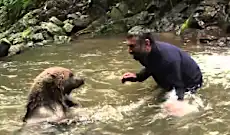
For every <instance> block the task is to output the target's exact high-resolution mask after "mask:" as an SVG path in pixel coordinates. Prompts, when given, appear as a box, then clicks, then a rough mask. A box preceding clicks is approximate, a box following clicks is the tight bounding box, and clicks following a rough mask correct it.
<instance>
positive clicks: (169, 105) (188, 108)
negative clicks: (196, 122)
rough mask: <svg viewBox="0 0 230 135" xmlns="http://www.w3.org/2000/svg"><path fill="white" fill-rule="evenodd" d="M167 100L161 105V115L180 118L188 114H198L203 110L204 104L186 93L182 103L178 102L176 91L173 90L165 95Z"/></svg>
mask: <svg viewBox="0 0 230 135" xmlns="http://www.w3.org/2000/svg"><path fill="white" fill-rule="evenodd" d="M166 98H167V100H166V101H165V102H164V103H163V104H162V106H161V107H162V110H163V113H165V114H166V115H171V116H176V117H182V116H185V115H188V114H190V113H195V112H199V109H200V108H204V103H203V101H202V100H201V98H200V97H198V96H195V95H194V94H191V93H189V92H188V93H186V94H185V97H184V100H183V101H178V100H177V96H176V91H175V89H173V90H172V91H171V92H169V93H167V94H166Z"/></svg>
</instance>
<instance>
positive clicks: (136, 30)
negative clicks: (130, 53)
mask: <svg viewBox="0 0 230 135" xmlns="http://www.w3.org/2000/svg"><path fill="white" fill-rule="evenodd" d="M133 37H137V43H138V44H139V45H142V44H143V43H145V39H149V41H150V43H151V44H155V40H154V36H153V34H152V31H151V30H150V29H147V28H143V27H141V26H135V27H133V28H132V29H130V30H129V31H128V34H127V36H126V38H127V39H130V38H133Z"/></svg>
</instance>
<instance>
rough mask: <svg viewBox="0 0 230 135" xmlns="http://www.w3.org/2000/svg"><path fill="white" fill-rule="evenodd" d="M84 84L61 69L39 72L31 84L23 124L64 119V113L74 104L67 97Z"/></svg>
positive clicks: (81, 80)
mask: <svg viewBox="0 0 230 135" xmlns="http://www.w3.org/2000/svg"><path fill="white" fill-rule="evenodd" d="M83 84H84V80H83V79H82V78H79V77H77V76H76V75H75V74H73V72H72V71H71V70H69V69H67V68H63V67H50V68H47V69H45V70H44V71H43V72H41V73H40V74H39V75H38V76H37V77H36V78H35V80H34V83H33V84H32V87H31V90H30V93H29V96H28V103H27V105H26V114H25V116H24V117H23V122H25V123H38V122H44V121H46V122H58V121H61V120H63V119H64V118H65V117H66V112H67V111H68V109H69V108H70V107H72V106H76V105H78V104H77V103H74V102H73V101H72V100H71V99H70V98H69V95H70V93H71V92H72V90H73V89H75V88H79V87H80V86H81V85H83Z"/></svg>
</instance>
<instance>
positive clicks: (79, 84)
mask: <svg viewBox="0 0 230 135" xmlns="http://www.w3.org/2000/svg"><path fill="white" fill-rule="evenodd" d="M74 80H75V81H76V83H77V87H80V86H81V85H83V84H85V79H84V78H81V77H77V76H75V77H74Z"/></svg>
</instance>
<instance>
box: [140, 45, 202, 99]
mask: <svg viewBox="0 0 230 135" xmlns="http://www.w3.org/2000/svg"><path fill="white" fill-rule="evenodd" d="M136 60H138V61H139V62H140V63H141V64H142V65H143V66H144V68H143V69H142V70H141V71H140V72H139V73H137V74H136V75H137V81H139V82H142V81H144V80H145V79H147V78H148V77H149V76H152V77H153V78H154V80H155V81H156V83H157V84H158V85H159V86H161V87H162V88H164V89H166V90H171V89H173V88H175V89H176V93H177V96H178V99H179V100H180V99H181V100H183V98H184V93H185V91H186V88H191V87H193V86H195V85H197V84H202V73H201V70H200V68H199V66H198V64H197V63H196V62H195V61H194V60H193V59H192V58H191V57H190V56H189V55H188V53H186V52H184V51H182V50H181V49H180V48H178V47H176V46H174V45H171V44H169V43H165V42H156V47H154V46H152V51H151V52H150V54H148V56H147V57H145V58H143V59H136Z"/></svg>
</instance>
